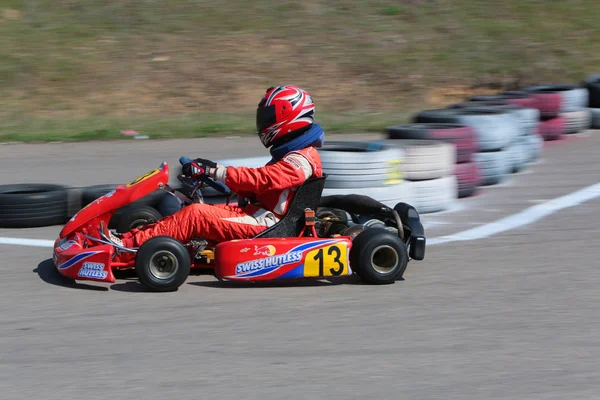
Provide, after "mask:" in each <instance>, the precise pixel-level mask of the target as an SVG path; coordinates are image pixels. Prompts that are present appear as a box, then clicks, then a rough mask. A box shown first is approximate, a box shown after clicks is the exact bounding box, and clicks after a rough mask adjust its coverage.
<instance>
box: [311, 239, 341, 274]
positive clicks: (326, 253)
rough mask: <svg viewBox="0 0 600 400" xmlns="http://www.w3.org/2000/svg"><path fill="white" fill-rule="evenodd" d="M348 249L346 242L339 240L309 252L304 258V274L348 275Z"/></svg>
mask: <svg viewBox="0 0 600 400" xmlns="http://www.w3.org/2000/svg"><path fill="white" fill-rule="evenodd" d="M347 249H348V247H347V246H346V243H345V242H339V243H335V244H332V245H329V246H325V247H321V248H319V249H316V250H312V251H310V252H308V254H307V255H306V257H305V258H304V276H305V277H320V276H340V275H348V251H347Z"/></svg>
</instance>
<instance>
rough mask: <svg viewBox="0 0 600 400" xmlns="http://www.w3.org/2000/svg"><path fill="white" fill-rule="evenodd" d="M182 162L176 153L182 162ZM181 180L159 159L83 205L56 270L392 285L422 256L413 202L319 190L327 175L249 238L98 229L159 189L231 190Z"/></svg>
mask: <svg viewBox="0 0 600 400" xmlns="http://www.w3.org/2000/svg"><path fill="white" fill-rule="evenodd" d="M186 160H189V159H186V158H184V157H182V158H181V159H180V162H181V163H182V164H183V163H184V162H185V161H186ZM177 178H178V179H179V180H180V181H181V182H184V183H185V184H186V185H188V186H189V187H191V190H189V191H186V192H187V193H184V192H182V191H179V190H175V189H173V188H172V187H170V186H169V185H168V181H169V166H168V164H167V163H166V162H163V163H162V164H161V165H160V166H159V167H158V168H156V169H153V170H152V171H149V172H147V173H145V174H143V175H141V176H139V177H138V178H136V179H135V180H133V181H132V182H130V183H127V184H124V185H120V186H117V187H116V189H115V190H113V191H111V192H109V193H107V194H105V195H104V196H101V197H99V198H98V199H96V200H95V201H93V202H92V203H90V204H88V205H87V206H86V207H84V208H83V209H81V210H80V211H79V212H78V213H77V214H75V215H74V216H73V218H72V219H71V220H70V221H69V222H67V224H66V225H65V226H64V227H63V229H62V230H61V232H60V234H59V237H58V238H57V239H56V241H55V245H54V254H53V259H54V263H55V265H56V268H57V270H58V272H59V273H60V274H62V275H64V276H66V277H69V278H72V279H75V280H92V281H101V282H110V283H113V282H115V275H114V273H113V272H114V271H118V270H132V269H133V270H135V272H136V274H137V276H138V278H139V280H140V282H141V283H142V284H143V285H144V286H146V287H147V288H148V289H150V290H152V291H162V292H166V291H173V290H177V288H178V287H179V286H181V285H182V284H183V283H184V282H185V281H186V279H187V277H188V275H189V274H190V272H191V270H192V269H210V270H212V273H213V274H214V276H215V277H216V278H217V279H219V280H232V281H268V280H287V279H330V278H335V277H341V276H348V275H352V274H357V275H358V276H359V277H360V278H361V279H362V280H363V281H364V282H366V283H371V284H388V283H393V282H395V281H396V280H398V279H401V278H402V275H403V274H404V271H405V270H406V267H407V264H408V262H409V260H410V259H415V260H423V259H424V256H425V235H424V230H423V226H422V224H421V222H420V219H419V214H418V213H417V211H416V210H415V209H414V208H413V207H412V206H410V205H408V204H406V203H398V204H397V205H396V206H395V207H394V208H393V209H392V208H389V207H387V206H385V205H383V204H382V203H379V202H378V201H375V200H374V199H371V198H369V197H367V196H359V195H345V196H326V197H321V194H322V191H323V186H324V182H325V179H326V177H319V178H310V179H309V180H307V181H306V182H305V183H304V184H303V185H302V186H300V187H299V188H298V189H297V191H296V194H295V196H294V198H293V200H292V201H291V203H290V206H289V208H288V212H287V214H286V215H285V216H284V217H283V218H282V219H281V220H280V221H278V222H277V223H276V224H275V225H273V226H271V227H269V228H267V229H266V230H265V231H263V232H261V233H260V234H258V235H257V236H255V237H253V238H250V239H240V240H231V241H227V242H221V243H211V242H209V241H207V240H204V239H203V238H191V239H190V240H189V241H187V242H184V243H182V242H180V241H177V240H175V239H174V238H172V237H169V236H158V237H153V238H151V239H149V240H147V241H146V242H144V243H142V245H141V246H140V247H139V248H125V247H120V246H118V245H115V244H114V243H113V242H111V241H110V239H109V238H108V237H107V235H106V234H104V233H103V232H102V230H101V229H100V226H101V223H102V224H103V225H105V226H106V225H107V224H108V221H109V220H110V219H111V217H112V216H113V214H114V213H115V212H116V211H117V210H119V209H122V208H123V207H125V206H127V205H129V204H131V203H133V202H135V201H136V200H138V199H139V198H141V197H143V196H145V195H147V194H148V193H150V192H152V191H154V190H156V189H157V188H160V189H164V190H166V191H167V192H169V193H171V194H172V195H174V196H176V197H177V198H179V199H181V201H182V202H183V203H184V204H186V205H188V204H192V203H193V202H196V201H202V195H201V191H200V189H201V188H203V187H206V186H210V187H213V188H214V189H215V190H219V191H222V192H224V193H225V192H229V190H228V189H227V188H224V187H223V185H222V184H220V183H219V182H216V181H213V180H211V179H210V178H208V177H205V178H202V179H201V180H200V181H198V180H192V179H191V178H190V177H187V176H184V175H183V174H180V175H178V176H177ZM186 205H184V206H186ZM142 217H143V213H142ZM135 218H138V216H137V215H135V216H133V219H135ZM143 220H144V219H143V218H141V219H140V221H142V222H141V223H140V225H143Z"/></svg>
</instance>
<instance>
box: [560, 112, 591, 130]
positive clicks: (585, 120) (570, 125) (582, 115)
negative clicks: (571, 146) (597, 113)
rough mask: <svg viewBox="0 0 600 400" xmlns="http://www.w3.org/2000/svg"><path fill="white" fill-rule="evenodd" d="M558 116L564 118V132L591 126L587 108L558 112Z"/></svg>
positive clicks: (589, 113) (585, 128)
mask: <svg viewBox="0 0 600 400" xmlns="http://www.w3.org/2000/svg"><path fill="white" fill-rule="evenodd" d="M558 116H559V117H560V118H563V119H564V120H565V130H564V133H566V134H572V133H578V132H581V131H585V130H587V129H589V128H590V127H591V126H592V113H591V112H590V109H589V108H582V109H580V110H577V111H568V112H564V113H560V114H558Z"/></svg>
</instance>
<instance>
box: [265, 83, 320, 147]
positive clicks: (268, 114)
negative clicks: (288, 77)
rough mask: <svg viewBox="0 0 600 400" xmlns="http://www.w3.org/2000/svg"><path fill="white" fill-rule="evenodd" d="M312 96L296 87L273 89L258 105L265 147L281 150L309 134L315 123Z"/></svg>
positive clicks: (274, 87) (275, 87)
mask: <svg viewBox="0 0 600 400" xmlns="http://www.w3.org/2000/svg"><path fill="white" fill-rule="evenodd" d="M314 115H315V105H314V104H313V101H312V97H311V96H310V95H309V94H308V93H307V92H306V91H305V90H303V89H301V88H299V87H296V86H289V85H286V86H273V87H270V88H269V89H267V92H266V93H265V95H264V96H263V98H262V99H261V100H260V102H259V103H258V108H257V109H256V129H257V131H258V137H259V138H260V141H261V142H262V144H263V145H264V146H265V147H267V148H269V147H271V146H274V147H278V146H280V145H282V144H284V143H286V142H289V141H290V140H292V139H294V138H296V137H298V136H300V135H301V134H303V133H304V132H306V131H307V130H308V129H310V127H311V126H312V124H313V123H314Z"/></svg>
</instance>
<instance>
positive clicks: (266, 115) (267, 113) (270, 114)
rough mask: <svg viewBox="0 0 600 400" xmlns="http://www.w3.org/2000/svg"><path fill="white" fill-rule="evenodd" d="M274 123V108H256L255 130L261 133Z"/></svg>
mask: <svg viewBox="0 0 600 400" xmlns="http://www.w3.org/2000/svg"><path fill="white" fill-rule="evenodd" d="M274 123H275V106H267V107H258V108H257V109H256V129H257V130H258V132H259V133H260V132H262V131H263V130H264V129H266V128H268V127H269V126H271V125H273V124H274Z"/></svg>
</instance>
